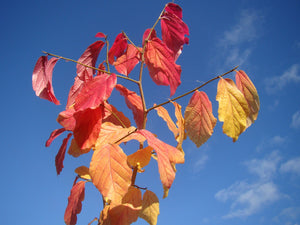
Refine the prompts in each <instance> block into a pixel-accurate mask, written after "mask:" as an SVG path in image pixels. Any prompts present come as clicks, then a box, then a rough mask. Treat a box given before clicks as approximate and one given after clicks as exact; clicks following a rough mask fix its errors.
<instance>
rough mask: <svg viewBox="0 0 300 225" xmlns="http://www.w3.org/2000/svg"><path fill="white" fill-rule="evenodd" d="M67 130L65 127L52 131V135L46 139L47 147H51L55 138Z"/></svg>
mask: <svg viewBox="0 0 300 225" xmlns="http://www.w3.org/2000/svg"><path fill="white" fill-rule="evenodd" d="M65 130H66V129H65V128H60V129H56V130H54V131H52V133H51V134H50V137H49V138H48V140H47V141H46V147H49V146H50V145H51V143H52V141H53V140H54V139H55V138H57V137H58V136H59V135H61V134H62V133H63V132H64V131H65Z"/></svg>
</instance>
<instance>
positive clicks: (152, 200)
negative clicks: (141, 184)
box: [139, 190, 159, 225]
mask: <svg viewBox="0 0 300 225" xmlns="http://www.w3.org/2000/svg"><path fill="white" fill-rule="evenodd" d="M158 215H159V200H158V198H157V196H156V194H155V193H153V192H152V191H149V190H146V191H145V193H144V195H143V204H142V210H141V211H140V214H139V217H141V218H143V219H144V220H146V221H147V222H148V223H149V224H150V225H156V224H157V217H158Z"/></svg>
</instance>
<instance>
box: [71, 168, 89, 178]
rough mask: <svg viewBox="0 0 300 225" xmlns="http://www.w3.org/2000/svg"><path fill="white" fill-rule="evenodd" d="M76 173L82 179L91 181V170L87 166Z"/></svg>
mask: <svg viewBox="0 0 300 225" xmlns="http://www.w3.org/2000/svg"><path fill="white" fill-rule="evenodd" d="M75 173H77V175H78V176H80V178H83V179H87V180H91V179H92V178H91V176H90V171H89V168H87V167H86V166H80V167H77V168H76V169H75Z"/></svg>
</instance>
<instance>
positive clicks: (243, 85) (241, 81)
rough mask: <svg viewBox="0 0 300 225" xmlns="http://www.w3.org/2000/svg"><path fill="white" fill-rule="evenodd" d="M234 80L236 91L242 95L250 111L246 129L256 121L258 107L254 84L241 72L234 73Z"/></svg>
mask: <svg viewBox="0 0 300 225" xmlns="http://www.w3.org/2000/svg"><path fill="white" fill-rule="evenodd" d="M235 80H236V85H237V87H238V89H239V90H240V91H241V92H242V93H243V94H244V96H245V99H246V101H247V103H248V107H249V109H250V113H249V116H248V118H247V128H248V127H249V126H250V125H251V124H252V123H254V121H255V120H256V119H257V115H258V111H259V105H260V103H259V97H258V94H257V90H256V88H255V86H254V84H253V83H252V81H251V80H250V78H249V77H248V76H247V74H246V73H245V72H244V71H243V70H240V71H236V75H235Z"/></svg>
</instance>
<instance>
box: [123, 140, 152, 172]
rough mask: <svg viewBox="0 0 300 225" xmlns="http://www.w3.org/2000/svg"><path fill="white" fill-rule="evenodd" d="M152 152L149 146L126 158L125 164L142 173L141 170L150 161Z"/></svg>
mask: <svg viewBox="0 0 300 225" xmlns="http://www.w3.org/2000/svg"><path fill="white" fill-rule="evenodd" d="M152 151H153V148H152V147H150V146H147V147H146V148H143V149H139V150H137V151H136V152H135V153H132V154H131V155H129V156H128V157H127V162H128V164H129V165H130V166H131V167H138V171H139V172H142V168H144V167H145V166H147V165H148V164H149V162H150V160H151V154H152Z"/></svg>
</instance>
